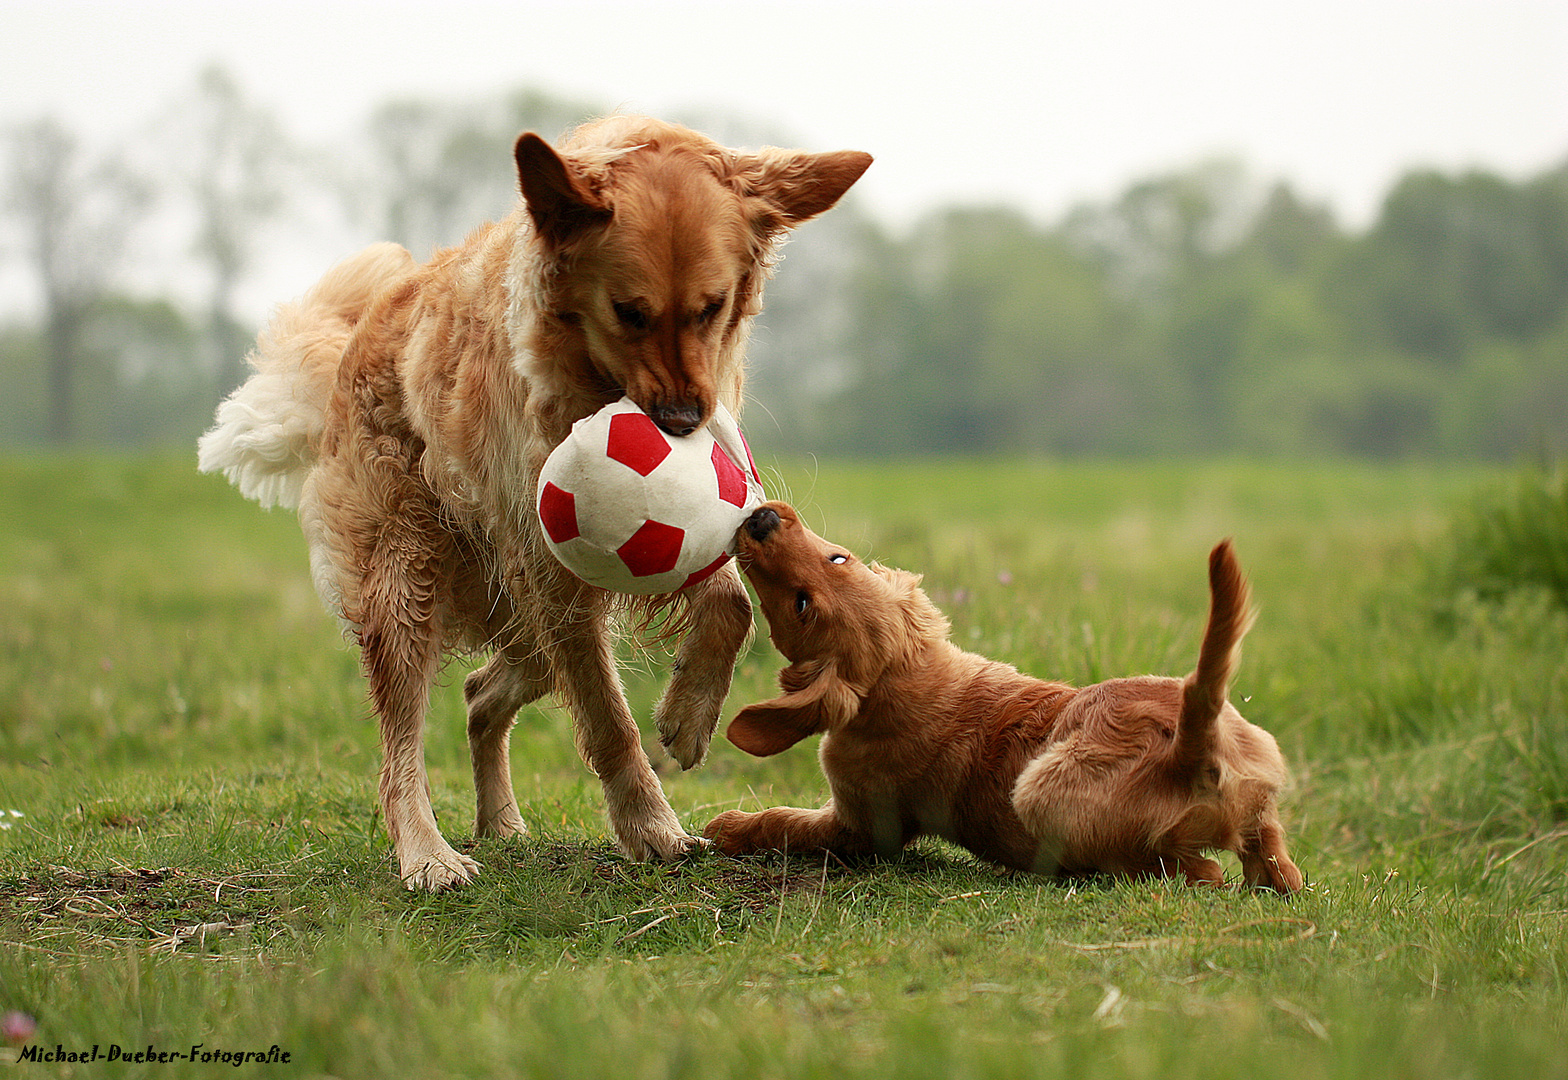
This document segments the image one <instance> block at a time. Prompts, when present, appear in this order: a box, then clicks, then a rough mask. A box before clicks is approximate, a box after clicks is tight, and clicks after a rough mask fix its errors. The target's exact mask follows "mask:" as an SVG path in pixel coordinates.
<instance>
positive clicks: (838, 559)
mask: <svg viewBox="0 0 1568 1080" xmlns="http://www.w3.org/2000/svg"><path fill="white" fill-rule="evenodd" d="M828 562H830V563H832V564H833V565H834V566H841V565H843V564H844V563H847V562H849V556H848V555H844V554H842V553H840V554H838V555H829V556H828Z"/></svg>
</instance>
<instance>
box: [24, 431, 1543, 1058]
mask: <svg viewBox="0 0 1568 1080" xmlns="http://www.w3.org/2000/svg"><path fill="white" fill-rule="evenodd" d="M1492 479H1494V476H1493V474H1490V473H1488V472H1485V471H1482V470H1478V469H1459V468H1448V469H1431V468H1417V467H1408V468H1397V467H1388V468H1373V467H1360V466H1335V467H1315V466H1284V465H1281V466H1267V465H1254V464H1209V465H1178V464H1165V465H1139V466H1118V465H1091V464H1075V465H1057V464H1027V463H1018V462H1011V463H1005V462H1004V463H970V464H957V463H926V464H922V465H908V466H893V465H879V466H869V465H868V466H849V465H842V464H834V463H826V462H824V463H815V464H812V465H810V466H809V467H785V468H782V469H781V470H779V471H778V473H777V474H776V476H775V480H774V483H773V485H772V487H773V490H774V491H775V492H777V493H780V494H784V495H787V496H788V497H790V498H792V499H793V500H794V501H795V502H796V503H797V504H798V505H800V506H801V507H802V508H803V509H804V510H805V511H806V513H807V516H808V520H809V521H810V522H811V523H812V524H813V526H814V527H816V528H817V529H818V531H820V532H823V533H824V534H825V535H828V536H831V537H833V538H834V539H837V540H839V541H841V542H844V543H846V544H848V545H850V546H852V547H854V548H855V549H857V550H858V551H860V552H862V553H865V554H869V555H874V556H875V557H878V558H881V559H882V560H884V561H887V562H891V563H895V564H898V565H902V566H906V567H909V568H911V569H916V570H920V571H922V572H924V573H925V575H926V586H927V589H928V591H929V592H930V593H931V594H932V596H933V598H934V599H935V600H936V601H937V602H938V603H939V604H940V605H941V606H943V607H944V609H945V610H946V611H947V613H948V614H949V615H950V617H951V618H952V621H953V626H954V633H955V636H956V637H957V639H958V640H959V641H960V642H961V643H962V644H964V645H966V646H967V647H971V648H973V649H975V650H977V651H980V652H984V653H987V654H989V655H992V656H996V657H998V658H1003V659H1007V660H1009V661H1011V662H1013V663H1015V664H1017V665H1018V666H1019V667H1021V668H1022V669H1024V670H1026V671H1029V672H1031V673H1034V674H1037V675H1041V676H1049V677H1057V678H1066V679H1071V680H1075V681H1088V680H1094V679H1099V678H1104V677H1109V676H1112V675H1117V674H1132V673H1138V672H1146V671H1153V672H1159V673H1168V674H1181V673H1183V672H1185V671H1186V670H1187V669H1188V668H1189V667H1190V665H1191V663H1192V661H1193V659H1194V657H1195V655H1196V648H1197V637H1198V634H1199V632H1200V631H1201V629H1202V618H1203V613H1204V604H1205V602H1206V594H1205V587H1204V577H1203V574H1204V570H1203V568H1204V559H1205V555H1206V553H1207V551H1208V548H1209V546H1210V545H1211V544H1212V543H1213V542H1214V541H1215V540H1216V539H1218V538H1219V537H1221V536H1224V535H1232V536H1234V537H1235V538H1236V542H1237V548H1238V552H1239V554H1240V556H1241V559H1242V561H1243V563H1244V565H1245V566H1246V567H1247V569H1248V571H1249V572H1250V574H1251V577H1252V580H1253V585H1254V592H1255V596H1256V599H1257V601H1258V602H1259V605H1260V608H1261V617H1260V619H1259V621H1258V623H1257V626H1256V628H1255V629H1254V631H1253V633H1252V635H1251V637H1249V639H1248V641H1247V646H1246V651H1245V655H1244V658H1243V661H1242V667H1241V672H1240V676H1239V678H1238V681H1237V683H1236V685H1235V687H1234V688H1233V693H1234V696H1235V697H1236V699H1237V700H1238V703H1239V704H1240V705H1241V708H1242V710H1243V712H1244V713H1245V714H1246V715H1247V716H1248V717H1249V718H1250V719H1252V720H1254V721H1256V722H1258V723H1260V724H1262V725H1263V726H1265V727H1267V728H1269V729H1270V730H1272V731H1273V732H1274V733H1275V734H1276V735H1277V736H1278V738H1279V741H1280V743H1281V746H1282V747H1283V749H1284V750H1285V752H1286V755H1287V757H1288V758H1289V759H1290V760H1291V761H1292V763H1293V766H1294V769H1295V773H1296V781H1297V782H1296V787H1295V790H1294V792H1293V793H1292V795H1291V796H1290V797H1289V799H1288V800H1287V802H1286V805H1285V817H1286V823H1287V827H1288V828H1289V829H1290V831H1291V838H1292V849H1293V853H1294V854H1295V856H1296V860H1297V862H1298V863H1300V864H1301V866H1302V867H1303V869H1304V870H1306V871H1307V873H1308V874H1309V875H1310V878H1311V881H1312V885H1311V888H1310V889H1309V890H1308V891H1307V892H1306V893H1304V894H1303V895H1301V896H1299V897H1298V898H1296V899H1294V900H1293V901H1289V902H1286V901H1282V900H1280V899H1278V898H1275V897H1273V896H1267V895H1253V894H1249V893H1245V892H1241V891H1236V890H1232V889H1225V890H1205V891H1198V890H1191V889H1187V888H1184V887H1176V886H1173V885H1171V884H1169V883H1141V884H1106V883H1097V884H1096V883H1092V884H1087V885H1085V884H1083V883H1079V884H1077V885H1065V884H1058V883H1054V882H1050V881H1042V880H1039V879H1035V878H1031V877H1028V876H1018V875H1010V874H1003V873H999V872H996V871H994V870H992V869H990V868H988V867H986V866H983V865H980V864H977V863H976V862H974V861H973V860H972V859H971V858H969V857H968V856H967V855H966V854H964V853H963V852H961V851H958V850H956V849H953V848H949V847H946V846H943V845H941V844H938V843H929V844H922V845H920V846H918V847H917V848H915V849H913V850H911V851H910V852H909V853H908V855H907V856H906V857H905V858H904V859H902V860H901V861H899V862H896V863H884V864H880V865H873V866H858V867H845V866H842V865H838V864H836V863H831V862H828V863H824V862H822V861H820V860H818V861H800V860H784V859H776V860H741V861H735V860H727V859H723V858H718V857H709V858H703V859H699V860H696V861H693V862H690V863H687V864H684V865H680V866H673V867H670V866H643V865H636V864H631V863H627V862H625V861H624V860H622V859H620V858H619V857H617V856H616V855H615V854H614V849H613V847H612V845H611V844H610V843H609V841H608V840H607V837H606V830H605V825H604V821H603V816H602V807H601V800H600V796H599V792H598V788H597V782H596V781H594V780H593V779H592V777H591V776H590V775H589V774H588V773H587V771H586V769H585V768H584V767H583V766H582V765H581V763H580V762H579V761H578V760H577V758H576V755H575V753H574V751H573V749H572V742H571V738H570V735H569V724H568V721H567V719H566V717H565V716H564V715H563V714H561V713H560V712H559V711H558V710H556V709H554V708H548V709H528V710H525V711H524V713H523V715H522V717H521V719H520V721H519V723H518V727H517V730H516V734H515V736H514V740H513V754H512V760H513V768H514V774H515V777H516V782H517V789H518V795H519V798H520V800H521V801H522V803H523V805H522V812H523V816H524V818H525V819H526V820H527V821H528V822H529V823H530V825H531V827H532V830H533V832H532V835H531V836H530V837H529V839H528V840H527V841H526V842H496V841H486V842H483V843H474V842H473V841H472V840H471V838H470V830H471V824H470V822H471V816H472V809H473V804H472V795H471V789H470V781H469V771H468V763H467V751H466V746H465V741H464V734H463V723H462V713H461V700H460V698H461V695H460V692H459V686H460V683H461V676H462V674H463V672H464V671H465V670H466V667H465V666H464V665H461V664H454V665H453V666H452V667H451V668H450V669H449V670H448V672H447V674H446V677H445V679H444V681H443V685H442V687H441V688H440V689H439V691H438V693H437V695H436V700H435V706H434V712H433V717H432V723H431V728H430V732H429V737H428V742H427V745H428V754H429V759H430V769H431V782H432V793H433V797H434V802H435V805H436V808H437V812H438V814H439V816H440V818H441V821H442V824H443V828H444V829H445V830H446V831H447V834H448V836H449V837H451V838H453V839H454V841H455V842H457V843H459V845H460V846H463V847H465V848H466V849H468V850H470V851H471V852H472V854H473V855H474V856H475V857H476V858H477V859H479V860H480V861H481V862H482V863H483V864H484V867H485V869H484V873H483V875H482V876H481V878H480V879H479V881H478V882H477V883H475V884H474V885H473V886H471V887H469V888H467V889H465V890H463V891H460V892H457V893H452V894H445V895H441V896H436V897H428V896H415V895H411V894H409V893H407V892H405V891H404V890H403V889H402V887H401V886H400V884H399V883H398V881H397V879H396V876H395V873H394V864H393V862H392V860H391V857H390V852H389V849H388V845H387V842H386V839H385V836H384V833H383V830H382V828H381V826H380V822H379V821H378V820H377V818H376V816H375V779H374V778H375V770H376V766H377V764H378V761H379V751H378V749H377V745H376V735H375V725H374V722H373V720H372V719H370V715H369V711H368V708H367V706H366V704H365V701H364V696H363V689H362V684H361V681H360V679H359V676H358V672H357V662H356V658H355V656H354V655H353V653H352V652H351V651H349V650H348V649H347V648H346V647H345V645H344V644H343V642H342V639H341V638H340V637H339V635H338V633H337V630H336V628H335V627H334V625H333V624H332V622H331V621H330V620H329V619H328V618H327V617H326V616H325V615H324V614H323V613H322V612H321V610H320V608H319V605H318V604H317V601H316V598H315V596H314V594H313V593H312V592H311V589H310V585H309V580H308V573H307V570H306V566H305V556H304V549H303V542H302V541H301V539H300V536H299V531H298V528H297V525H296V524H295V522H294V520H293V518H292V516H290V515H288V514H285V513H276V512H275V513H272V514H266V513H263V512H262V511H260V510H258V509H257V508H256V507H254V506H253V505H250V504H248V503H245V502H243V501H242V500H241V499H240V498H239V496H238V495H237V494H236V493H235V492H233V491H232V490H231V489H229V488H228V487H227V486H226V485H225V484H224V483H223V482H222V481H221V480H217V479H214V478H211V477H199V476H197V475H195V474H194V471H193V469H192V465H191V462H190V461H188V460H185V459H179V458H172V457H171V458H163V459H146V458H136V459H105V458H92V459H77V460H59V459H37V460H32V459H20V458H15V457H12V458H9V459H3V460H0V520H3V521H5V522H6V523H7V524H6V525H5V527H4V529H3V530H0V557H3V566H4V570H3V572H0V610H3V612H4V614H3V615H0V826H5V827H4V828H3V829H0V1011H16V1012H20V1013H23V1014H26V1015H27V1016H29V1017H32V1018H35V1020H36V1025H37V1028H36V1032H35V1034H34V1036H33V1039H32V1040H31V1042H30V1043H29V1044H28V1045H30V1046H32V1047H36V1048H38V1049H39V1050H40V1051H47V1052H49V1053H54V1052H55V1048H56V1047H60V1048H63V1050H64V1051H65V1052H66V1053H67V1054H69V1053H72V1052H76V1051H86V1052H89V1053H90V1052H91V1049H92V1047H93V1046H94V1045H95V1044H96V1045H97V1046H98V1047H99V1053H100V1055H101V1057H100V1060H98V1061H95V1062H89V1063H86V1064H82V1063H74V1064H73V1063H70V1062H66V1063H63V1064H62V1063H54V1064H42V1063H33V1064H28V1063H23V1064H19V1065H17V1066H15V1068H16V1069H17V1070H18V1072H17V1075H29V1074H32V1073H39V1074H45V1075H55V1074H58V1075H73V1076H97V1075H130V1076H164V1075H179V1074H183V1073H187V1072H200V1071H203V1068H202V1066H200V1065H197V1066H194V1067H192V1066H188V1065H187V1066H176V1067H174V1068H173V1069H172V1070H171V1067H170V1066H169V1065H167V1064H150V1063H134V1062H133V1063H126V1062H124V1061H116V1062H113V1063H109V1062H106V1061H105V1060H103V1057H106V1056H107V1055H108V1054H109V1053H110V1052H111V1047H116V1048H119V1049H120V1050H121V1051H123V1052H129V1051H136V1050H141V1051H145V1049H146V1048H147V1047H148V1046H149V1045H150V1046H152V1047H153V1048H155V1049H156V1050H158V1051H163V1052H179V1053H182V1054H185V1053H189V1052H190V1049H191V1047H192V1046H193V1045H196V1044H201V1047H202V1050H201V1051H200V1052H199V1053H211V1052H213V1051H224V1052H230V1051H269V1050H270V1049H271V1048H272V1047H274V1046H276V1047H278V1048H279V1052H280V1054H281V1053H287V1054H288V1055H289V1062H288V1063H287V1064H281V1063H279V1064H250V1065H247V1066H245V1070H247V1071H259V1072H262V1073H263V1074H266V1075H299V1076H312V1075H330V1076H338V1077H388V1076H400V1077H426V1076H432V1077H433V1076H535V1075H537V1076H552V1077H618V1078H619V1077H627V1078H643V1077H646V1078H663V1077H688V1076H689V1077H704V1078H708V1077H731V1076H733V1077H779V1078H783V1077H831V1078H833V1080H850V1078H856V1077H873V1076H876V1077H880V1076H897V1077H917V1078H918V1077H933V1078H935V1077H941V1078H955V1080H956V1078H965V1077H998V1078H1001V1077H1008V1078H1012V1077H1028V1076H1052V1077H1056V1076H1067V1077H1084V1078H1095V1077H1139V1078H1142V1077H1148V1078H1154V1077H1159V1078H1161V1080H1166V1078H1182V1077H1193V1078H1198V1077H1202V1078H1208V1080H1213V1078H1228V1077H1254V1076H1260V1075H1289V1076H1291V1077H1293V1078H1294V1077H1300V1078H1324V1080H1328V1078H1336V1080H1337V1078H1356V1077H1368V1078H1372V1077H1376V1078H1379V1080H1386V1078H1426V1077H1434V1078H1435V1077H1476V1078H1494V1077H1531V1078H1539V1077H1550V1076H1565V1075H1568V1030H1565V1028H1568V1023H1565V1017H1568V1000H1565V999H1568V992H1565V989H1568V887H1565V884H1568V883H1565V874H1568V617H1565V616H1564V614H1563V612H1562V610H1561V609H1560V608H1558V607H1554V606H1553V605H1552V604H1551V603H1550V601H1549V598H1547V597H1546V596H1545V595H1544V594H1541V595H1537V594H1532V593H1525V594H1518V595H1514V596H1512V597H1509V598H1507V599H1505V600H1504V601H1502V602H1500V603H1482V602H1479V601H1476V600H1474V599H1471V598H1467V597H1466V596H1464V595H1460V594H1457V593H1455V594H1451V593H1450V591H1449V590H1447V589H1446V588H1440V587H1438V586H1437V585H1435V584H1434V583H1435V582H1438V581H1441V580H1443V578H1442V575H1441V574H1440V573H1439V572H1438V568H1440V567H1441V565H1442V564H1443V562H1444V560H1445V557H1446V551H1447V549H1448V547H1450V546H1451V542H1450V536H1449V525H1450V522H1451V520H1452V518H1453V515H1454V513H1455V512H1456V510H1457V509H1458V508H1460V507H1462V506H1463V505H1464V504H1465V503H1466V501H1467V500H1468V499H1469V497H1470V494H1471V492H1473V491H1474V490H1475V489H1476V488H1477V487H1479V486H1481V485H1483V484H1485V483H1488V482H1490V481H1491V480H1492ZM779 663H780V661H779V658H778V657H777V655H776V654H774V653H773V652H772V649H771V648H770V647H769V646H768V645H767V643H766V639H765V638H762V637H760V636H759V638H758V641H757V642H756V644H754V646H753V648H752V651H751V652H750V654H749V656H747V657H746V658H745V659H744V660H743V661H742V665H741V668H740V671H739V673H738V677H737V683H736V687H735V691H734V693H733V694H732V697H731V702H730V705H729V707H728V709H727V715H728V714H732V713H733V712H734V711H735V709H737V708H738V707H739V706H740V704H742V703H744V702H746V701H750V700H756V699H758V698H761V697H763V696H767V695H768V694H770V693H771V691H772V687H773V682H772V680H773V674H774V672H775V670H776V668H777V667H778V666H779ZM663 665H664V658H663V657H662V655H660V654H658V653H651V654H650V653H644V654H639V655H637V656H634V657H629V658H628V683H629V693H630V694H631V697H632V699H633V703H634V705H635V706H636V708H637V709H638V710H639V714H640V715H641V716H643V717H644V718H646V717H647V716H648V715H649V712H650V709H651V702H652V700H653V698H654V696H655V695H656V693H657V691H658V688H659V686H660V669H661V668H662V667H663ZM647 742H648V744H649V746H650V748H651V750H652V751H653V752H654V753H655V754H656V755H657V746H656V743H655V741H654V739H653V738H652V736H651V734H650V735H649V736H648V738H647ZM661 771H663V774H664V778H665V787H666V791H667V792H668V794H669V796H670V799H671V801H672V803H673V804H674V806H675V808H676V810H677V812H678V813H679V814H680V815H681V816H682V818H683V820H684V821H685V822H686V823H687V825H688V828H690V829H693V830H697V829H700V828H701V826H702V824H703V823H704V822H705V821H707V819H708V818H709V817H711V816H712V815H713V814H714V813H716V812H718V811H719V810H720V809H724V808H729V807H733V806H742V807H747V808H754V807H757V806H760V805H766V804H772V803H791V804H794V805H808V804H813V803H815V802H816V801H817V800H820V798H821V797H822V795H823V784H822V780H821V778H820V775H819V773H818V771H817V768H816V762H815V756H814V754H813V752H812V750H811V749H810V747H809V746H801V747H798V748H796V749H795V750H794V751H792V752H790V753H788V754H785V755H782V756H781V757H779V758H774V759H769V760H766V761H757V760H752V759H749V758H747V757H745V756H744V755H743V754H741V753H740V752H739V751H737V750H736V749H734V748H733V747H731V746H729V745H728V744H727V743H722V742H720V743H718V744H716V745H715V749H714V752H713V754H712V756H711V758H710V760H709V762H708V764H707V765H706V766H705V767H703V768H702V769H700V770H696V771H694V772H692V773H685V774H683V773H680V772H679V771H677V770H674V769H664V770H661ZM0 1053H3V1051H0ZM208 1068H210V1069H211V1070H212V1071H216V1070H217V1069H219V1068H227V1069H230V1070H231V1071H232V1066H230V1065H228V1064H226V1063H225V1064H222V1065H219V1064H213V1065H211V1066H208Z"/></svg>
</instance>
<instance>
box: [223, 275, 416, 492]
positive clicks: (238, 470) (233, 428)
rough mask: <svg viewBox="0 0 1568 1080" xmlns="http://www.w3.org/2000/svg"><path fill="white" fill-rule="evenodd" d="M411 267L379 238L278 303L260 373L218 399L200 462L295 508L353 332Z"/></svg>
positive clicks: (255, 359) (259, 349) (261, 343)
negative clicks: (299, 295)
mask: <svg viewBox="0 0 1568 1080" xmlns="http://www.w3.org/2000/svg"><path fill="white" fill-rule="evenodd" d="M413 266H414V260H413V257H412V256H410V255H409V253H408V252H407V251H405V250H404V249H403V248H401V247H399V246H398V245H396V244H377V245H375V246H374V247H369V248H366V249H365V250H364V251H361V252H360V253H359V254H357V255H355V256H353V257H352V258H349V259H346V260H344V261H343V262H341V263H339V264H338V265H337V266H335V267H334V268H333V269H331V270H329V271H328V272H327V274H326V276H325V277H323V278H322V279H321V281H319V282H318V283H317V284H316V286H315V287H314V288H313V289H311V290H310V292H308V293H306V294H305V297H304V299H302V300H300V301H299V302H298V303H295V304H289V305H286V306H284V307H282V308H280V309H279V310H278V313H277V314H276V315H275V316H273V319H272V322H271V323H270V324H269V325H268V326H267V328H266V329H265V330H264V331H262V333H261V336H260V337H259V338H258V339H257V341H256V349H255V351H254V352H252V353H251V356H250V362H251V366H252V367H254V368H255V369H256V374H254V375H252V376H251V377H250V378H249V379H247V380H246V381H245V383H244V384H243V385H241V386H240V387H239V389H237V390H235V391H234V393H232V394H230V395H229V396H228V398H227V399H225V400H224V402H223V403H222V404H221V405H219V406H218V415H217V423H216V424H215V425H214V426H213V428H212V430H211V431H209V432H207V434H205V435H203V436H202V437H201V439H200V441H199V442H198V443H197V459H196V460H197V467H198V468H200V469H201V471H202V472H222V473H223V474H224V475H225V476H227V477H228V478H229V480H230V482H232V483H233V484H234V486H235V487H237V488H239V489H240V492H241V494H243V495H245V496H246V497H247V498H251V499H255V500H256V501H257V502H259V503H261V505H262V506H289V507H294V506H298V505H299V497H300V489H301V488H302V486H303V485H304V483H305V477H306V476H307V475H308V474H309V472H310V468H311V466H312V465H314V464H315V461H316V454H317V451H318V448H319V446H320V443H321V434H322V431H323V430H324V428H325V426H326V411H327V405H328V403H329V402H330V401H331V398H332V387H333V385H334V383H335V382H336V380H337V371H338V362H339V361H340V360H341V359H342V357H343V350H344V348H345V347H346V345H347V344H348V338H349V334H350V333H352V332H353V329H354V326H355V324H356V323H358V322H359V320H360V319H361V318H362V317H363V316H364V314H365V310H366V309H367V308H368V307H369V306H370V304H371V302H372V300H373V299H374V298H375V297H376V296H377V295H379V294H380V293H381V292H383V291H385V290H386V288H387V287H388V286H389V285H390V284H391V283H392V282H394V281H396V280H397V279H398V278H400V277H402V276H403V275H404V274H406V273H407V272H408V271H409V270H410V269H412V268H413Z"/></svg>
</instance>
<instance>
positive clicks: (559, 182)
mask: <svg viewBox="0 0 1568 1080" xmlns="http://www.w3.org/2000/svg"><path fill="white" fill-rule="evenodd" d="M513 156H514V157H515V158H516V159H517V183H518V186H519V187H520V188H521V189H522V193H523V199H524V201H526V202H527V203H528V214H529V216H530V217H532V218H533V219H534V227H535V228H536V229H538V230H539V235H540V236H543V237H544V238H545V239H546V240H547V241H549V243H550V244H551V245H553V246H559V245H561V244H563V243H565V242H566V241H568V240H571V239H572V238H573V237H575V236H578V235H579V234H581V233H582V232H584V231H586V230H588V229H590V228H592V227H593V226H595V225H600V224H603V223H604V222H606V221H608V220H609V219H610V216H611V215H610V208H609V207H608V206H606V205H604V202H603V201H602V200H601V199H600V198H599V197H598V196H597V195H595V194H594V193H593V192H592V191H590V190H589V188H588V186H587V185H586V184H584V183H583V182H582V180H581V179H580V178H579V177H578V176H577V175H576V174H575V173H574V172H573V171H572V168H571V166H570V165H568V164H567V163H566V161H565V160H564V159H563V158H562V157H561V155H560V154H557V153H556V152H555V150H554V148H553V147H551V146H550V144H549V143H547V142H545V141H544V140H543V139H541V138H540V137H539V136H537V135H535V134H534V133H533V132H531V131H530V132H527V133H525V134H524V135H523V136H522V137H521V138H519V139H518V140H517V146H516V147H515V148H514V150H513Z"/></svg>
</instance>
